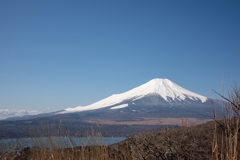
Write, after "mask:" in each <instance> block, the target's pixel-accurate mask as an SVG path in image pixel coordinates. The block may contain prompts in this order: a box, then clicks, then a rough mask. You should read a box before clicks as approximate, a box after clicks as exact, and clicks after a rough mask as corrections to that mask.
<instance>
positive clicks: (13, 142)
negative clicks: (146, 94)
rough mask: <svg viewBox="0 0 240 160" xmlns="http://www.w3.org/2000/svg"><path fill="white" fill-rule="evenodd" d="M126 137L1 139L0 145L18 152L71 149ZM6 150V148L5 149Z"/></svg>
mask: <svg viewBox="0 0 240 160" xmlns="http://www.w3.org/2000/svg"><path fill="white" fill-rule="evenodd" d="M125 139H126V137H81V138H78V137H41V138H19V139H16V138H12V139H1V140H0V145H4V146H5V147H6V146H8V147H9V148H14V149H17V150H20V149H22V148H25V147H30V148H32V147H34V146H38V147H40V148H49V149H51V148H71V147H76V146H92V145H111V144H114V143H118V142H121V141H124V140H125ZM6 149H7V148H6Z"/></svg>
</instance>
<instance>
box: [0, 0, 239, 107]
mask: <svg viewBox="0 0 240 160" xmlns="http://www.w3.org/2000/svg"><path fill="white" fill-rule="evenodd" d="M239 60H240V1H238V0H237V1H231V0H230V1H219V0H215V1H209V0H201V1H197V0H189V1H184V0H181V1H179V0H176V1H172V0H150V1H146V0H144V1H141V0H126V1H125V0H109V1H107V0H101V1H99V0H96V1H94V0H88V1H79V0H76V1H60V0H50V1H49V0H39V1H32V0H29V1H26V0H21V1H20V0H13V1H0V109H16V110H23V109H24V110H28V111H30V110H44V109H46V108H48V107H50V108H51V111H54V110H61V109H65V108H69V107H77V106H79V105H81V106H84V105H89V104H91V103H93V102H96V101H98V100H101V99H103V98H106V97H108V96H110V95H112V94H117V93H122V92H125V91H128V90H130V89H132V88H134V87H137V86H139V85H141V84H143V83H146V82H148V81H149V80H151V79H153V78H168V79H169V80H171V81H173V82H174V83H176V84H178V85H180V86H182V87H183V88H186V89H188V90H190V91H193V92H195V93H198V94H201V95H203V96H206V97H210V98H216V94H214V93H213V92H212V89H214V90H217V91H218V92H221V82H222V77H224V86H225V87H228V86H229V85H230V84H231V83H232V84H234V82H236V83H237V84H238V85H239V84H240V61H239Z"/></svg>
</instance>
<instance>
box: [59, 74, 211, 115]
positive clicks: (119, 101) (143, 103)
mask: <svg viewBox="0 0 240 160" xmlns="http://www.w3.org/2000/svg"><path fill="white" fill-rule="evenodd" d="M153 107H154V109H155V110H156V109H157V108H158V110H159V109H160V108H162V107H164V108H165V109H167V108H175V109H177V108H178V109H179V111H180V109H182V108H187V107H190V108H191V109H194V108H195V110H199V109H203V108H205V107H207V108H211V100H210V99H208V98H207V97H204V96H201V95H199V94H196V93H193V92H191V91H189V90H186V89H184V88H182V87H180V86H179V85H177V84H175V83H173V82H171V81H170V80H168V79H160V78H156V79H152V80H150V81H149V82H147V83H145V84H143V85H141V86H139V87H136V88H134V89H132V90H130V91H127V92H125V93H122V94H114V95H112V96H110V97H107V98H105V99H103V100H100V101H98V102H96V103H93V104H91V105H88V106H84V107H82V106H78V107H76V108H67V109H65V110H64V111H61V112H58V113H57V114H63V113H74V112H83V111H94V110H103V109H104V110H106V111H107V110H108V111H113V110H120V111H122V112H124V110H125V111H126V108H128V109H129V108H132V110H134V112H136V111H137V110H138V111H139V110H141V112H143V111H144V110H145V112H146V110H152V109H153ZM199 107H202V108H199ZM124 108H125V109H124ZM123 109H124V110H123ZM130 110H131V109H130Z"/></svg>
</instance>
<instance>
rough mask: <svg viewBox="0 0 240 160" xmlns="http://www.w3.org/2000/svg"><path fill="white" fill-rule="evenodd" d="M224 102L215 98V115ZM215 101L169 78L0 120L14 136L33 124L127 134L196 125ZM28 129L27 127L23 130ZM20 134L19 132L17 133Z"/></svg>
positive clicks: (208, 115) (1, 127)
mask: <svg viewBox="0 0 240 160" xmlns="http://www.w3.org/2000/svg"><path fill="white" fill-rule="evenodd" d="M221 104H222V101H220V100H216V101H214V107H216V106H217V108H216V109H215V112H216V114H217V115H218V116H219V115H222V110H221V109H222V106H221ZM212 115H213V114H212V100H211V99H209V98H207V97H204V96H202V95H199V94H196V93H194V92H191V91H189V90H187V89H184V88H182V87H180V86H179V85H177V84H175V83H173V82H171V81H170V80H168V79H159V78H156V79H152V80H150V81H149V82H147V83H145V84H143V85H141V86H139V87H136V88H133V89H132V90H130V91H127V92H125V93H121V94H114V95H112V96H110V97H107V98H105V99H103V100H100V101H98V102H96V103H93V104H91V105H88V106H83V107H82V106H78V107H76V108H67V109H65V110H62V111H56V112H52V113H48V114H39V115H34V116H24V117H12V118H8V119H6V120H4V121H0V130H4V129H5V128H7V130H8V132H9V133H10V136H11V137H14V136H16V135H15V134H16V133H18V132H21V134H22V136H24V134H25V130H28V129H29V128H32V127H40V126H41V122H45V123H46V124H47V125H52V123H55V124H59V125H60V124H61V123H62V122H63V121H64V124H65V125H66V127H67V128H68V129H69V130H70V131H71V133H70V134H72V135H74V134H75V133H76V131H81V132H85V131H86V127H93V128H94V129H99V128H98V127H99V126H98V124H101V125H103V126H104V127H103V128H104V131H106V135H108V136H113V135H114V136H119V135H123V136H124V135H125V134H126V133H133V132H137V131H140V130H145V129H147V128H148V129H150V128H151V127H159V126H163V125H176V124H179V123H181V122H182V120H183V119H186V118H187V120H188V121H190V122H193V123H195V124H198V123H203V122H206V121H209V120H212V119H211V118H212ZM23 129H25V130H23ZM18 136H19V135H18Z"/></svg>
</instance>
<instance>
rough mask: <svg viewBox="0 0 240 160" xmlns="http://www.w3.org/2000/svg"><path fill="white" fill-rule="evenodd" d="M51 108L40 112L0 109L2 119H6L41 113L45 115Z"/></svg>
mask: <svg viewBox="0 0 240 160" xmlns="http://www.w3.org/2000/svg"><path fill="white" fill-rule="evenodd" d="M48 110H50V108H49V107H48V108H47V109H43V110H42V111H38V110H32V111H27V110H16V109H11V110H9V109H0V119H5V118H8V117H22V116H25V115H37V114H40V113H45V112H47V111H48Z"/></svg>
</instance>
